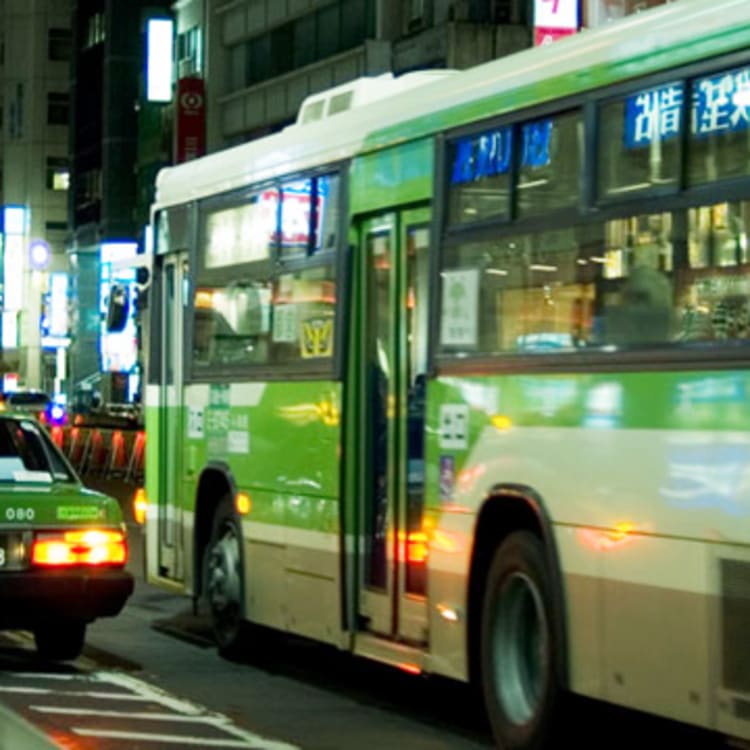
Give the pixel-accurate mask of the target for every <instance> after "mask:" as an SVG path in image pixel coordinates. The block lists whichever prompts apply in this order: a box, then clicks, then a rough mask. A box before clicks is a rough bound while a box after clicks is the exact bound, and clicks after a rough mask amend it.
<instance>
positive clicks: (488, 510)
mask: <svg viewBox="0 0 750 750" xmlns="http://www.w3.org/2000/svg"><path fill="white" fill-rule="evenodd" d="M748 39H750V3H747V2H746V0H677V1H676V2H673V3H669V4H666V5H664V6H661V7H658V8H655V9H652V10H648V11H644V12H642V13H638V14H636V15H634V16H631V17H629V18H627V19H623V20H621V21H618V22H616V23H612V24H610V25H608V26H605V27H603V28H600V29H596V30H586V31H583V32H581V33H580V34H578V35H576V36H575V37H571V38H569V39H564V40H561V41H558V42H555V43H554V44H551V45H547V46H543V47H540V48H535V49H529V50H525V51H522V52H520V53H517V54H514V55H512V56H509V57H506V58H503V59H498V60H496V61H492V62H489V63H486V64H483V65H481V66H479V67H476V68H474V69H470V70H466V71H460V72H449V71H444V72H433V73H424V74H420V73H415V74H407V75H405V76H402V77H396V78H394V79H392V80H388V79H387V78H386V79H381V78H374V79H372V80H370V81H367V80H366V81H365V82H364V88H363V87H362V86H361V85H359V84H360V83H362V82H361V81H360V82H352V83H351V84H346V85H343V86H339V87H337V88H336V89H333V90H332V91H330V92H324V93H322V94H319V95H315V96H312V97H310V98H309V99H308V100H306V101H305V102H304V103H303V106H302V108H301V110H300V115H299V117H298V121H297V122H296V123H295V124H294V125H292V126H290V127H288V128H286V129H285V130H283V131H281V132H279V133H275V134H272V135H268V136H267V137H264V138H262V139H260V140H255V141H252V142H248V143H246V144H242V145H238V146H235V147H232V148H228V149H227V150H224V151H221V152H217V153H213V154H210V155H207V156H205V157H202V158H200V159H197V160H194V161H191V162H188V163H185V164H181V165H178V166H174V167H171V168H167V169H165V170H163V171H162V172H161V173H160V174H159V176H158V178H157V185H156V187H157V193H156V201H155V204H154V207H153V214H152V228H153V234H154V248H155V249H154V256H153V283H152V287H151V290H150V300H149V304H150V311H149V314H150V316H151V319H150V322H149V331H150V343H149V350H150V360H149V366H148V373H147V386H146V405H145V418H146V428H147V434H148V446H147V455H146V485H145V489H146V494H147V497H148V500H149V504H148V509H147V511H146V517H147V520H146V542H147V544H146V546H147V571H148V578H149V580H150V581H151V582H153V583H157V584H162V585H164V586H166V587H169V588H171V589H172V590H174V591H178V592H184V593H185V594H186V595H188V596H192V597H196V598H197V597H202V598H203V599H204V600H205V601H206V602H207V605H208V609H209V611H210V617H211V623H212V628H213V631H214V634H215V637H216V641H217V644H218V648H219V650H220V652H221V653H222V654H224V655H227V656H232V655H234V654H237V653H238V651H239V650H241V649H252V647H253V645H254V644H258V643H260V642H261V639H260V637H259V635H258V632H259V629H260V630H261V631H263V632H264V629H265V628H271V629H276V630H278V631H284V632H288V633H293V634H297V635H299V636H304V637H307V638H310V639H315V640H317V641H320V642H323V643H326V644H332V645H334V646H335V647H338V648H340V649H344V650H348V651H350V652H352V653H353V654H356V655H359V656H362V657H367V658H371V659H374V660H378V661H380V662H384V663H387V664H391V665H393V666H395V667H397V668H401V669H403V670H406V671H407V672H413V673H429V674H436V675H442V676H445V677H447V678H452V679H455V680H459V681H466V682H469V681H471V682H474V683H475V684H477V685H479V686H481V690H482V694H483V696H484V701H485V704H486V709H487V713H488V715H489V719H490V724H491V727H492V732H493V735H494V738H495V741H496V743H497V745H498V747H500V748H503V749H508V750H531V749H532V748H539V747H543V746H544V743H545V741H547V740H548V738H549V736H550V733H552V732H554V731H555V727H556V726H557V721H558V720H559V718H560V716H561V714H562V713H563V712H562V710H561V707H562V706H564V705H565V699H566V697H567V696H568V695H570V694H577V695H582V696H588V697H591V698H594V699H600V700H602V701H605V702H610V703H612V704H616V705H620V706H624V707H629V708H633V709H639V710H643V711H647V712H650V713H652V714H655V715H658V716H662V717H668V718H670V719H675V720H678V721H681V722H685V723H689V724H693V725H697V726H700V727H704V728H707V729H710V730H714V731H716V732H719V733H722V734H725V735H728V736H731V737H734V738H739V739H745V740H746V739H749V738H750V648H748V638H747V633H748V632H750V408H749V406H748V404H750V370H749V367H748V365H749V363H750V242H749V235H750V45H748ZM259 626H261V627H260V628H259Z"/></svg>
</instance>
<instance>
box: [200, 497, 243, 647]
mask: <svg viewBox="0 0 750 750" xmlns="http://www.w3.org/2000/svg"><path fill="white" fill-rule="evenodd" d="M244 586H245V579H244V573H243V566H242V531H241V528H240V524H239V522H238V520H237V516H236V514H235V512H234V507H233V503H232V499H231V498H230V497H226V498H224V499H223V500H222V501H221V502H220V503H219V506H218V507H217V509H216V513H215V514H214V519H213V525H212V529H211V538H210V540H209V543H208V547H207V548H206V552H205V558H204V588H203V590H204V591H205V595H206V602H207V604H208V611H209V616H210V618H211V628H212V630H213V634H214V639H215V640H216V645H217V646H218V649H219V653H220V654H221V655H222V656H224V657H225V658H228V659H236V658H237V657H239V656H240V655H241V653H242V651H243V646H244V643H243V641H244V638H245V633H246V626H245V620H244V604H243V603H244Z"/></svg>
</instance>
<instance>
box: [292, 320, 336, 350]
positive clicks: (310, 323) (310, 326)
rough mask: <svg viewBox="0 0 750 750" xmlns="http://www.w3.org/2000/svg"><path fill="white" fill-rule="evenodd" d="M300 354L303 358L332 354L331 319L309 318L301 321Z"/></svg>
mask: <svg viewBox="0 0 750 750" xmlns="http://www.w3.org/2000/svg"><path fill="white" fill-rule="evenodd" d="M300 348H301V352H300V353H301V355H302V358H303V359H311V358H312V357H330V356H332V355H333V319H332V318H311V319H310V320H306V321H304V322H303V323H302V342H301V347H300Z"/></svg>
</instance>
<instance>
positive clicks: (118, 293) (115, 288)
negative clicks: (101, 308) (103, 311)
mask: <svg viewBox="0 0 750 750" xmlns="http://www.w3.org/2000/svg"><path fill="white" fill-rule="evenodd" d="M129 312H130V297H129V295H128V288H127V287H126V286H122V285H120V284H113V285H112V288H111V289H110V292H109V301H108V302H107V332H108V333H120V331H124V330H125V326H126V325H127V323H128V313H129Z"/></svg>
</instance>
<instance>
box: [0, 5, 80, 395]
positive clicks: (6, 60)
mask: <svg viewBox="0 0 750 750" xmlns="http://www.w3.org/2000/svg"><path fill="white" fill-rule="evenodd" d="M0 38H1V39H2V45H1V46H0V50H1V53H0V54H1V56H0V75H1V76H2V109H1V112H2V130H1V131H0V174H1V175H2V178H1V181H0V189H1V191H2V194H1V195H0V204H1V205H2V206H3V227H2V229H3V262H2V366H1V368H0V370H1V372H2V374H3V376H4V377H5V379H6V382H5V383H4V386H5V387H12V385H10V384H9V383H8V382H7V380H8V378H10V379H11V380H12V381H14V382H15V381H16V379H17V383H18V385H20V386H28V387H41V388H45V389H47V390H49V391H52V390H55V388H56V387H58V388H59V387H61V383H62V380H63V379H64V377H65V372H64V362H63V361H62V360H61V359H60V356H59V354H60V350H62V351H63V360H64V350H65V347H66V345H67V344H66V336H65V335H59V336H57V338H56V339H55V340H54V341H53V340H52V339H50V338H49V336H46V335H43V331H42V328H43V325H44V319H45V318H46V317H48V316H49V313H50V311H49V295H50V290H51V283H50V281H51V279H52V278H55V277H57V278H60V275H62V276H63V277H64V276H65V274H66V272H67V258H66V255H65V239H66V236H67V232H68V228H69V225H68V215H67V213H68V212H67V196H68V187H69V157H68V137H69V129H68V126H69V108H70V99H69V87H70V59H71V28H70V4H69V2H68V0H3V1H2V2H0ZM61 299H62V308H63V309H62V310H59V308H60V304H58V317H59V315H63V316H64V315H65V312H66V310H65V309H64V308H65V294H64V293H63V296H62V298H61ZM59 301H60V298H59V297H58V303H59ZM64 327H65V324H64V323H63V328H64ZM62 333H65V331H64V330H63V332H62Z"/></svg>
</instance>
